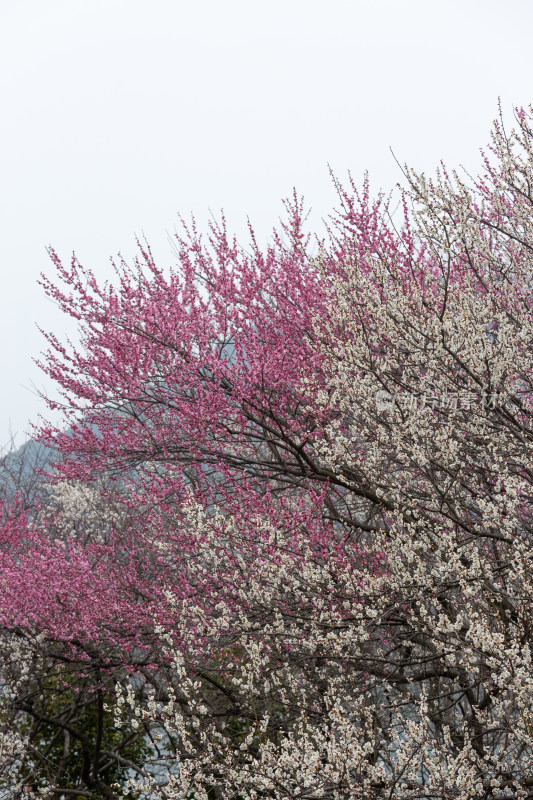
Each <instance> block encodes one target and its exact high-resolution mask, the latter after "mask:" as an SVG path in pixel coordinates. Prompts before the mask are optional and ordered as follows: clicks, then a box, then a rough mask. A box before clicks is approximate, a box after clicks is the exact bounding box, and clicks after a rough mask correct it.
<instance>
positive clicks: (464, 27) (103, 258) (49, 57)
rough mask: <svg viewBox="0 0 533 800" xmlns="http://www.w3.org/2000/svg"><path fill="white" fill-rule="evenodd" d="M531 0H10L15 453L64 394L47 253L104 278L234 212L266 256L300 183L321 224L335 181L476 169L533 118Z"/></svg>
mask: <svg viewBox="0 0 533 800" xmlns="http://www.w3.org/2000/svg"><path fill="white" fill-rule="evenodd" d="M532 31H533V3H531V1H530V0H506V2H505V3H503V2H501V0H498V1H497V2H493V1H492V0H483V2H481V1H480V0H462V2H458V0H421V1H420V2H419V1H418V0H405V1H404V2H401V0H371V2H362V0H351V2H342V1H341V0H328V2H314V0H305V2H300V1H299V0H285V2H279V0H269V1H268V2H264V3H255V2H252V0H246V1H244V0H242V1H241V0H226V2H220V0H218V1H215V0H188V2H183V0H146V1H145V2H141V0H45V2H43V0H16V1H15V0H0V99H1V105H0V114H1V116H0V120H1V123H0V205H1V214H0V234H1V239H0V259H1V261H0V265H1V266H0V268H1V277H2V282H1V293H0V325H1V364H0V376H1V380H2V392H1V394H0V444H3V443H4V442H5V441H7V438H8V434H9V430H10V429H11V430H13V432H15V433H17V440H16V441H17V443H18V444H20V443H21V442H22V441H23V440H24V439H25V433H26V431H27V430H28V420H36V419H37V415H38V414H39V412H44V413H46V409H45V408H44V405H43V403H42V401H41V400H39V398H38V396H37V395H36V393H35V388H34V387H39V388H49V385H48V384H47V383H46V381H45V380H44V379H43V378H42V376H41V375H40V373H39V371H38V369H37V367H35V366H34V364H33V362H32V357H35V356H37V355H38V354H39V352H40V351H41V350H42V349H43V346H44V345H43V339H42V337H41V335H40V334H39V332H38V330H37V328H36V324H39V325H40V326H41V327H44V328H48V329H50V328H51V329H53V330H54V331H55V332H56V333H57V334H58V335H60V336H62V335H64V334H65V333H66V332H67V331H68V330H69V327H68V325H67V324H66V322H65V321H64V320H63V319H62V318H61V317H60V315H59V314H58V312H57V310H56V309H55V307H54V306H53V305H52V304H51V303H50V302H49V301H47V300H46V299H45V298H44V297H43V293H42V290H41V289H40V288H39V287H38V285H37V280H38V276H39V273H40V272H42V271H43V270H44V271H50V264H49V261H48V257H47V255H46V252H45V247H46V245H48V244H52V245H53V246H54V247H55V248H56V249H57V250H58V251H59V252H60V254H61V255H62V256H65V257H67V258H68V257H69V256H70V253H71V252H72V251H73V250H76V252H77V254H78V256H79V257H80V259H81V260H82V262H84V263H86V264H88V265H91V266H92V267H93V268H94V269H95V271H96V272H97V273H98V274H99V275H101V276H105V275H106V274H108V273H109V257H110V256H111V255H113V254H116V253H117V252H118V251H119V250H120V251H121V252H122V253H123V254H124V255H125V256H127V257H130V256H131V255H132V254H133V253H134V250H135V244H134V236H135V234H141V233H142V232H144V233H145V234H146V235H147V237H148V239H149V240H150V242H151V244H152V246H153V249H154V252H155V254H156V256H157V257H158V260H159V262H160V263H161V264H167V263H168V264H170V263H172V261H173V256H172V251H171V247H170V245H169V243H168V232H171V231H172V230H173V229H174V227H175V224H176V218H177V214H178V213H179V212H181V213H183V214H188V213H190V212H194V213H195V215H196V216H197V217H198V220H199V222H201V223H202V224H203V223H205V222H206V221H207V219H208V216H209V209H212V210H213V211H215V212H216V211H217V210H218V209H220V208H221V207H223V208H224V210H225V212H226V214H227V217H228V220H229V222H230V224H231V225H232V226H233V227H234V228H235V229H236V231H237V232H238V233H239V234H242V233H243V232H244V226H245V220H246V216H247V215H249V216H250V217H251V219H252V221H253V222H254V223H255V225H256V227H257V229H258V232H259V234H260V237H261V238H263V239H265V237H266V236H267V233H268V231H269V229H270V228H271V226H272V225H273V224H274V223H275V222H276V220H277V218H278V215H279V213H280V210H281V204H280V199H281V198H282V197H284V196H286V195H287V194H288V193H289V192H290V191H291V189H292V187H293V186H296V187H297V189H298V190H299V191H300V192H302V193H303V194H304V195H305V197H306V199H307V202H308V204H309V205H310V206H312V208H313V213H314V215H315V217H316V218H317V219H319V218H320V217H321V216H323V215H324V214H326V213H327V212H328V210H329V209H330V206H331V204H332V203H334V193H333V190H332V187H331V183H330V180H329V176H328V170H327V164H328V163H330V164H331V166H332V167H333V169H334V170H335V172H336V173H337V174H338V175H339V176H340V177H342V176H343V175H345V174H346V171H347V170H348V169H349V170H351V171H352V173H353V174H354V176H356V177H358V178H359V177H360V176H362V175H363V172H364V170H365V169H368V170H369V171H370V176H371V179H372V183H373V185H374V186H375V187H376V188H379V187H380V186H381V187H383V188H385V189H388V188H390V187H392V186H393V185H394V184H395V182H397V181H398V180H399V179H400V178H401V175H400V173H399V170H398V167H397V166H396V164H395V162H394V159H393V157H392V155H391V153H390V150H389V148H390V147H392V148H393V150H394V152H395V154H396V155H397V157H398V158H399V160H400V161H402V162H408V163H410V164H411V165H412V166H416V167H419V168H420V169H424V170H427V171H430V170H432V169H433V168H434V166H435V165H436V164H437V162H438V161H439V160H440V159H441V158H444V159H445V160H446V161H447V163H448V164H449V165H450V166H452V165H453V166H456V165H459V164H464V165H465V166H467V167H468V168H469V169H475V168H476V167H477V160H478V152H477V151H478V148H479V147H480V146H481V145H483V144H485V143H486V142H487V140H488V133H489V128H490V123H491V121H492V119H493V118H494V116H495V114H496V111H497V98H498V96H501V99H502V103H503V107H504V110H505V112H506V113H507V114H508V116H509V118H510V117H511V116H512V108H513V106H514V105H518V104H529V103H530V102H533V46H532V40H531V35H532V34H531V32H532Z"/></svg>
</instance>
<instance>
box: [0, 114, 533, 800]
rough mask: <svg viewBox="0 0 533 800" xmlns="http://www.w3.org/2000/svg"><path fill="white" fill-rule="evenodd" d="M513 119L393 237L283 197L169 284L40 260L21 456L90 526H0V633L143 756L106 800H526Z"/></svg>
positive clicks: (526, 269)
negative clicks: (276, 208) (33, 437)
mask: <svg viewBox="0 0 533 800" xmlns="http://www.w3.org/2000/svg"><path fill="white" fill-rule="evenodd" d="M532 115H533V111H532V110H531V109H530V110H529V111H525V110H522V109H519V110H517V112H516V129H515V130H513V131H512V132H511V133H507V131H506V129H505V127H504V125H503V122H502V120H501V118H500V119H498V120H497V121H496V122H495V124H494V127H493V132H492V140H491V145H490V146H489V148H488V150H487V151H486V152H485V153H484V154H483V171H482V173H481V175H480V176H479V177H478V178H475V179H469V178H465V179H463V178H462V177H460V176H459V175H458V174H456V173H449V172H447V171H446V169H445V168H444V167H441V168H440V169H439V170H438V171H437V173H436V175H435V176H434V177H432V178H427V177H426V176H425V175H422V174H417V173H416V172H414V171H412V170H410V169H408V168H406V169H405V173H404V174H405V178H406V182H405V186H404V189H403V190H402V195H401V199H402V203H401V204H400V209H401V215H400V217H401V218H400V219H398V217H397V214H392V212H391V208H392V206H391V205H390V202H389V201H387V199H386V198H384V197H378V198H377V199H372V198H371V195H370V191H369V186H368V183H365V184H364V185H363V188H362V190H361V191H358V190H357V188H356V186H355V185H354V184H353V182H351V181H350V184H349V187H348V188H346V187H343V186H341V185H340V184H337V189H338V195H339V208H338V210H337V211H336V212H335V213H334V214H333V215H332V217H331V219H330V221H329V223H328V226H327V235H326V236H325V238H323V239H317V240H314V239H312V238H311V237H310V236H309V235H308V234H307V233H306V232H305V220H304V214H303V207H302V204H301V202H300V200H299V199H298V198H297V197H296V196H295V197H293V198H292V199H291V200H290V201H289V202H288V203H287V204H286V210H287V216H286V221H285V222H284V224H283V225H282V226H281V228H280V229H279V230H278V231H276V232H274V234H273V236H272V239H271V242H270V244H269V245H268V247H266V248H261V247H260V246H259V244H258V243H257V241H256V239H255V238H254V235H253V231H251V245H250V247H249V248H248V249H243V248H242V247H239V246H238V244H237V243H236V241H235V240H234V239H232V238H231V237H230V236H229V234H228V231H227V228H226V223H225V220H224V219H222V221H221V222H220V223H219V224H213V225H212V226H211V228H210V230H209V233H208V235H207V237H203V236H202V235H201V234H200V233H199V232H198V230H197V228H196V225H195V223H194V222H193V223H191V224H190V225H189V226H187V225H184V233H183V235H182V236H181V237H179V238H178V240H177V243H178V254H179V263H178V267H177V268H175V269H172V270H169V271H165V270H163V269H161V268H159V267H158V266H157V265H156V264H155V263H154V260H153V258H152V255H151V252H150V250H149V248H148V247H147V246H145V245H143V244H142V243H140V245H139V247H140V255H139V257H138V259H137V260H136V262H135V263H134V264H133V265H131V266H129V265H127V264H126V263H124V262H123V261H118V262H117V263H116V264H115V280H114V281H113V282H110V283H105V284H101V283H99V282H98V281H97V280H96V278H95V277H94V275H93V273H92V272H91V270H89V269H87V268H85V267H83V266H82V265H81V264H79V263H78V261H77V260H76V259H75V258H74V259H73V260H72V262H71V263H70V264H69V265H64V264H63V263H62V262H61V261H60V259H59V258H58V256H57V255H56V253H55V252H53V251H52V252H51V255H52V259H53V261H54V264H55V267H56V276H57V277H56V279H54V280H52V279H50V278H48V277H44V278H43V283H44V286H45V288H46V291H47V293H48V295H49V296H50V297H51V298H52V299H53V300H54V301H55V302H57V303H58V304H59V305H60V306H61V307H62V309H63V310H64V312H65V313H66V314H68V315H70V316H71V317H73V318H74V319H75V320H77V321H78V322H79V326H80V333H81V336H80V344H79V345H73V346H72V345H70V346H67V345H65V344H64V343H63V342H61V341H59V340H58V339H57V338H56V337H55V336H54V335H53V334H48V335H47V338H48V343H49V345H50V349H49V352H48V354H47V355H46V357H45V359H44V361H43V368H44V369H45V371H46V372H47V374H48V375H49V376H51V377H52V378H53V379H54V380H55V381H56V383H57V385H58V387H59V388H60V390H61V392H62V401H61V403H59V402H57V401H49V402H50V406H51V407H52V408H57V407H58V406H59V405H61V408H62V410H63V413H64V425H63V426H62V427H53V426H44V427H43V429H42V430H41V440H42V442H44V443H45V444H46V445H47V446H49V447H54V448H56V449H57V450H58V452H59V454H60V457H61V459H60V461H59V463H58V465H57V468H56V470H57V471H56V474H55V477H54V480H55V481H58V480H60V481H61V482H60V484H59V485H60V486H63V487H70V488H69V491H73V487H77V488H76V491H79V492H82V493H83V492H87V491H91V492H96V493H97V496H98V498H99V500H98V502H99V503H101V504H102V508H104V509H107V511H106V513H105V518H104V520H100V522H99V524H98V526H97V529H96V530H95V532H94V534H91V535H87V534H86V533H84V534H83V535H80V532H79V531H78V530H77V529H76V527H75V526H71V527H70V528H69V527H68V526H67V528H65V527H64V526H63V528H61V519H63V516H64V514H65V509H64V504H63V506H61V508H59V509H57V507H56V509H55V512H54V513H55V514H56V515H57V521H56V522H55V529H56V531H57V530H59V529H61V530H62V533H61V535H59V536H58V535H56V534H54V537H52V536H51V535H50V532H49V529H47V528H46V526H45V527H44V528H43V526H42V524H38V522H37V521H34V520H32V521H31V522H27V521H25V519H24V518H23V517H21V516H20V515H19V516H16V515H15V516H13V514H11V512H10V510H9V509H8V510H7V511H6V515H5V524H4V533H3V538H2V575H3V599H2V602H1V608H0V612H1V622H2V625H3V626H4V629H5V630H7V631H13V630H28V631H32V633H35V632H37V633H40V634H41V635H44V636H45V637H46V640H47V641H51V642H53V643H54V646H59V645H60V651H61V653H63V655H64V654H66V653H68V657H69V658H70V659H72V660H76V662H77V663H79V664H82V663H84V664H85V665H86V670H88V669H89V668H91V667H94V665H96V664H97V665H98V669H99V670H100V673H101V674H103V673H105V674H106V675H111V681H112V682H114V684H115V685H116V690H117V700H116V723H117V725H121V724H123V725H129V726H133V728H134V729H136V726H137V728H138V727H139V726H145V730H146V732H147V735H148V733H149V734H150V736H151V737H152V738H153V740H154V742H155V741H164V742H165V745H164V747H162V749H161V752H160V753H159V756H158V757H159V761H158V764H159V770H158V771H157V772H150V771H149V770H140V769H139V770H138V771H137V772H136V773H134V774H132V776H131V783H130V784H129V786H128V791H137V792H145V793H148V794H149V795H150V796H157V795H158V796H162V797H168V798H176V800H177V799H178V798H182V797H191V798H199V799H200V798H202V799H204V798H235V800H237V798H246V800H256V798H273V799H274V798H275V799H276V800H289V798H290V799H291V800H296V798H308V799H309V800H310V799H311V798H313V799H314V800H319V798H320V799H321V800H322V799H325V798H327V800H344V799H345V798H350V799H351V798H353V799H354V800H367V799H370V798H376V799H377V798H390V800H392V799H393V798H394V800H407V798H443V799H444V798H446V800H448V799H449V800H452V799H453V800H474V798H476V799H477V798H486V799H487V800H489V798H497V797H512V798H517V799H518V798H528V797H532V796H533V726H532V719H531V703H532V698H533V671H532V665H531V646H532V641H531V640H532V633H531V607H532V601H533V571H532V558H533V549H532V545H533V538H532V536H533V530H532V519H531V496H532V482H533V473H532V463H533V458H532V456H533V452H532V450H533V432H532V425H531V423H532V385H531V377H532V355H533V348H532V343H533V340H532V334H533V318H532V311H533V308H532V300H533V297H532V275H533V270H532V267H533V195H532V191H533V189H532V186H533V131H532V129H531V124H532ZM43 513H44V512H43ZM46 513H49V512H46ZM10 514H11V516H10ZM41 516H42V515H41ZM37 575H38V576H39V579H38V580H36V579H35V578H36V576H37ZM21 587H24V590H23V591H22V592H21ZM64 657H65V656H64ZM119 667H120V670H119V671H115V672H113V670H118V668H119ZM95 681H96V682H95V687H96V688H97V687H98V686H99V684H98V681H97V680H96V678H95ZM157 737H160V738H159V739H158V738H157ZM91 770H92V772H91ZM91 770H89V772H88V773H87V774H88V775H89V778H91V776H92V779H96V778H95V774H96V773H95V771H94V769H93V767H91ZM96 772H97V770H96ZM89 783H90V781H89ZM86 788H87V791H88V793H89V796H93V795H91V794H90V792H91V786H90V785H89V784H86ZM97 788H98V787H97ZM108 788H109V791H110V792H111V794H108V796H110V797H111V796H115V795H113V791H114V790H113V789H112V787H108ZM52 791H56V793H57V794H58V793H59V792H60V789H59V787H56V788H55V789H54V787H52Z"/></svg>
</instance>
